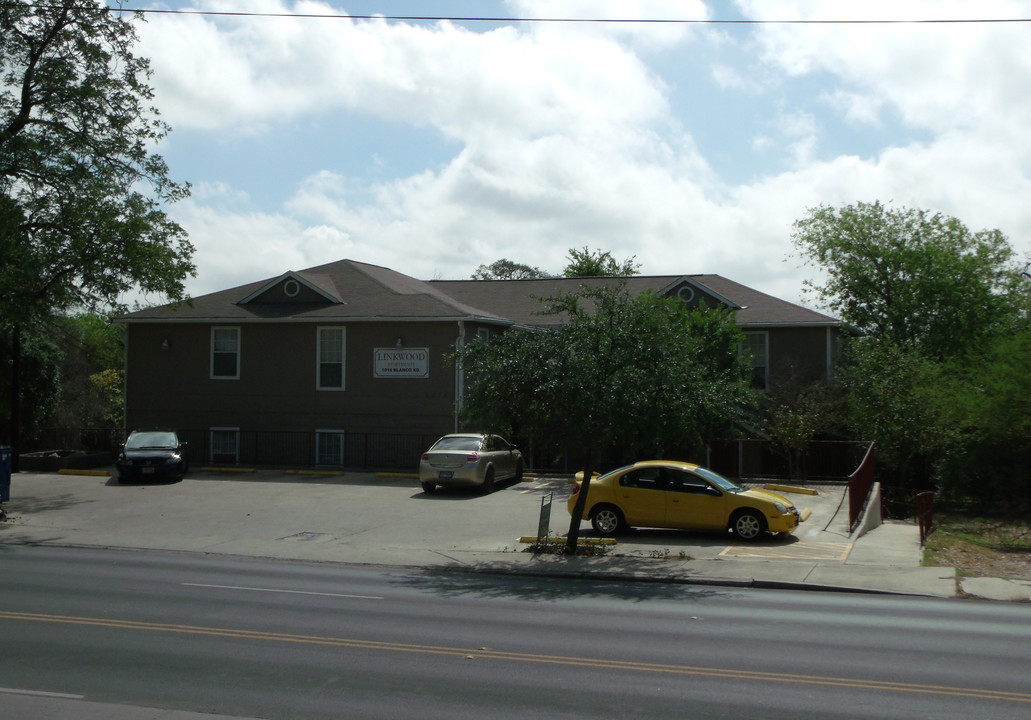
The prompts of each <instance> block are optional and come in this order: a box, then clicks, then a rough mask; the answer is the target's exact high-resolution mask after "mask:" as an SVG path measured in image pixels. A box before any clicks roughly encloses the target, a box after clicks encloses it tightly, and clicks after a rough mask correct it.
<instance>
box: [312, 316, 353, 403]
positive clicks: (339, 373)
mask: <svg viewBox="0 0 1031 720" xmlns="http://www.w3.org/2000/svg"><path fill="white" fill-rule="evenodd" d="M318 333H319V340H318V368H317V373H318V381H317V382H318V384H317V387H318V389H319V390H343V389H344V369H345V364H344V342H345V340H346V334H345V332H344V328H342V327H320V328H319V329H318Z"/></svg>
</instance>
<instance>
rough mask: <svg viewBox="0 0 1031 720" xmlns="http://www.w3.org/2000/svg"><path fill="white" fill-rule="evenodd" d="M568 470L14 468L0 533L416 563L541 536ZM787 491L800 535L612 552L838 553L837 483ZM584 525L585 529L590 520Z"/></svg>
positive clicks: (712, 538) (557, 519)
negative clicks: (501, 474) (510, 478)
mask: <svg viewBox="0 0 1031 720" xmlns="http://www.w3.org/2000/svg"><path fill="white" fill-rule="evenodd" d="M571 487H572V486H571V485H570V484H569V482H568V480H566V479H565V478H556V477H545V478H531V479H527V480H526V481H524V482H520V483H514V482H507V483H500V484H499V485H498V489H497V490H496V491H495V492H494V493H492V494H490V495H487V496H483V495H480V494H479V493H478V492H477V491H475V490H470V489H443V488H442V489H438V490H437V491H436V492H434V493H432V494H429V495H427V494H426V493H423V491H422V489H421V487H420V486H419V483H418V482H417V480H416V479H415V478H414V477H411V476H398V475H374V474H364V473H344V474H338V475H332V474H304V473H285V472H281V471H270V470H258V471H254V472H240V473H227V472H214V471H209V470H204V469H198V470H195V471H192V472H191V473H189V474H188V475H187V476H186V478H185V479H184V480H183V481H181V482H160V481H159V482H152V483H133V484H124V485H123V484H119V483H118V482H117V481H116V480H115V479H114V478H113V477H111V476H110V475H106V474H100V475H62V474H49V473H18V474H16V475H15V476H14V478H13V479H12V500H11V502H10V503H9V504H8V511H9V514H10V516H11V519H10V521H9V522H7V523H5V524H4V526H3V528H2V532H0V541H3V540H4V539H5V538H6V539H7V540H12V539H14V538H16V537H23V538H25V539H27V540H33V541H36V542H74V543H77V544H85V545H113V546H124V547H142V548H153V549H182V550H196V551H202V552H225V553H235V552H245V553H246V554H258V555H267V556H270V557H299V558H307V559H331V560H347V561H358V562H370V563H377V562H391V563H394V562H398V560H399V557H401V558H403V557H404V556H406V554H407V557H410V558H411V559H412V561H413V562H418V561H419V560H420V558H424V557H425V556H426V555H427V554H430V555H444V556H447V555H449V554H454V553H463V552H464V553H468V552H515V551H520V550H523V549H525V543H523V542H521V541H520V539H521V538H525V537H528V536H536V535H537V532H538V527H539V521H540V517H541V510H542V502H543V501H544V500H546V499H551V500H552V505H551V512H550V521H549V522H548V525H547V526H548V528H549V530H550V532H551V534H552V535H553V536H564V535H565V534H566V533H567V532H568V529H569V514H568V512H567V510H566V499H567V498H568V496H569V493H570V490H571ZM817 491H818V493H819V494H817V495H792V496H791V499H792V501H793V502H795V504H796V506H798V507H799V508H802V507H809V508H810V509H812V515H811V517H810V518H809V520H808V521H807V522H805V523H803V524H802V525H801V526H800V527H799V529H798V530H797V531H796V533H795V535H793V536H791V537H787V538H782V537H772V536H771V537H769V538H766V539H763V540H761V541H759V542H756V543H747V544H737V543H734V542H733V538H732V537H731V536H730V535H729V534H722V533H694V532H684V531H670V530H653V529H635V530H633V531H631V532H629V533H628V534H626V535H623V536H621V537H620V538H619V540H618V543H617V545H616V546H615V547H613V548H611V549H610V550H609V553H610V554H621V555H629V556H640V557H660V556H672V557H684V556H690V557H692V558H698V559H705V558H716V557H726V558H728V559H729V558H733V557H757V556H759V557H779V558H781V559H787V558H798V559H814V558H819V557H827V558H828V559H831V558H835V559H837V558H841V557H842V556H844V555H847V553H848V552H849V548H850V543H849V539H848V533H847V531H846V527H845V525H846V523H847V518H844V517H842V516H841V515H842V513H847V508H845V507H844V505H843V503H842V498H843V492H844V490H843V488H841V487H837V488H835V487H830V486H827V487H822V488H817ZM581 534H582V536H583V537H592V536H593V535H594V531H593V530H592V529H591V527H590V524H589V523H583V525H582V529H581Z"/></svg>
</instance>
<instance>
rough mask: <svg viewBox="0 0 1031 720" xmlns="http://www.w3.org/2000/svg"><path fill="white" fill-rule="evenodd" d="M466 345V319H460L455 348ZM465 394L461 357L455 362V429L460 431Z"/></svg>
mask: <svg viewBox="0 0 1031 720" xmlns="http://www.w3.org/2000/svg"><path fill="white" fill-rule="evenodd" d="M463 347H465V321H464V320H459V321H458V338H457V339H456V340H455V350H461V349H462V348H463ZM464 394H465V372H464V370H463V368H462V360H461V358H459V359H458V361H457V362H456V363H455V429H454V430H453V432H458V416H459V414H460V413H461V412H462V396H463V395H464Z"/></svg>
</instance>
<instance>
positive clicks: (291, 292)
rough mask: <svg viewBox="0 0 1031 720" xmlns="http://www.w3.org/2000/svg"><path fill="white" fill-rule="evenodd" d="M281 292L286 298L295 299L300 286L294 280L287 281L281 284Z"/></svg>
mask: <svg viewBox="0 0 1031 720" xmlns="http://www.w3.org/2000/svg"><path fill="white" fill-rule="evenodd" d="M283 292H284V293H285V294H286V296H287V297H296V296H297V293H299V292H301V286H300V285H298V284H297V281H296V280H287V281H286V282H285V283H283Z"/></svg>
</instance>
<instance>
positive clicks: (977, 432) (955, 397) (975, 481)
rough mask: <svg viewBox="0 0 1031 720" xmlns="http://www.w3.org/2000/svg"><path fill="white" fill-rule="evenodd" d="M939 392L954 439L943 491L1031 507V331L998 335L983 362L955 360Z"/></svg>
mask: <svg viewBox="0 0 1031 720" xmlns="http://www.w3.org/2000/svg"><path fill="white" fill-rule="evenodd" d="M950 370H951V375H952V378H953V379H952V382H951V383H950V384H949V386H948V388H947V389H946V390H945V391H943V392H941V393H939V394H938V395H937V400H938V403H937V411H938V412H939V415H940V418H941V420H940V425H941V427H943V428H947V429H948V431H949V432H950V437H951V439H952V443H951V447H950V452H949V456H948V460H949V461H948V462H947V463H943V466H942V490H943V491H944V492H945V493H947V494H948V495H950V496H951V497H952V498H953V499H954V500H961V501H965V500H967V499H970V498H973V499H976V500H978V501H980V502H982V503H991V504H992V505H993V506H994V507H993V508H992V509H993V510H1001V511H1002V512H1003V513H1004V514H1013V515H1016V514H1019V513H1021V512H1026V510H1027V508H1028V507H1031V473H1028V471H1027V468H1028V467H1029V466H1031V329H1027V328H1025V329H1022V330H1020V331H1018V332H1016V333H1013V334H1006V335H1002V336H999V337H998V338H996V340H995V342H994V343H993V344H992V346H991V347H990V348H988V349H987V350H986V352H985V353H984V355H983V356H982V357H981V359H980V360H979V362H977V363H976V364H972V363H954V364H952V366H951V367H950Z"/></svg>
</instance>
